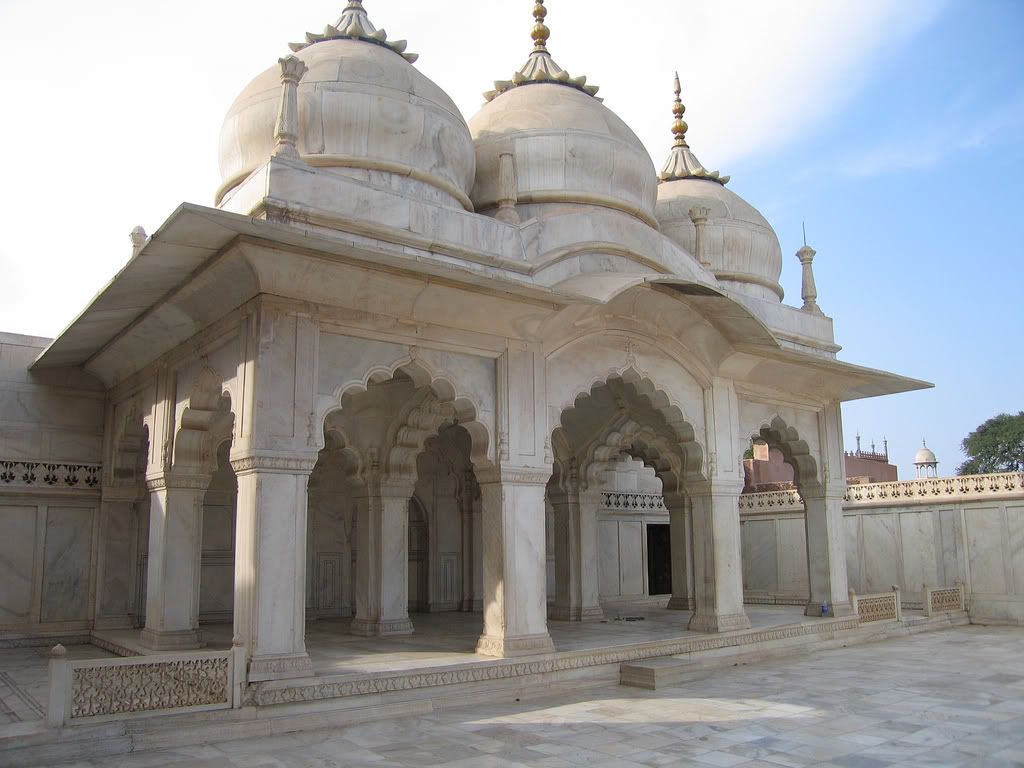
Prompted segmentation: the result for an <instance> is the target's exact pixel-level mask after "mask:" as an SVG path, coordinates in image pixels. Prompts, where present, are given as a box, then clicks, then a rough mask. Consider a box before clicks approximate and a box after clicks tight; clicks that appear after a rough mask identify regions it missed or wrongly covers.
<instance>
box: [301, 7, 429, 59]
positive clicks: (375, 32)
mask: <svg viewBox="0 0 1024 768" xmlns="http://www.w3.org/2000/svg"><path fill="white" fill-rule="evenodd" d="M346 39H347V40H363V41H365V42H368V43H375V44H377V45H382V46H384V47H385V48H390V49H391V50H392V51H394V52H395V53H397V54H398V55H399V56H401V57H402V58H404V59H405V60H406V61H408V62H409V63H410V64H412V63H413V62H415V61H416V59H418V58H419V55H418V54H415V53H406V52H405V49H406V47H407V45H408V44H407V43H406V41H405V40H388V33H387V32H385V31H384V30H383V29H377V28H376V27H375V26H374V25H373V22H371V21H370V17H369V15H367V13H366V9H365V8H363V0H348V5H346V6H345V10H344V11H342V12H341V18H339V19H338V21H337V22H335V23H334V24H328V25H327V26H326V27H324V31H323V34H316V33H315V32H307V33H306V42H304V43H290V44H289V47H290V48H291V49H292V50H293V51H294V52H295V53H298V52H299V51H301V50H303V49H305V48H308V47H309V46H311V45H316V44H317V43H322V42H325V41H327V40H346Z"/></svg>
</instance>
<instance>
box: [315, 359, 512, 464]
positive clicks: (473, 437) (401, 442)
mask: <svg viewBox="0 0 1024 768" xmlns="http://www.w3.org/2000/svg"><path fill="white" fill-rule="evenodd" d="M398 373H402V374H404V375H405V376H407V377H408V378H409V379H410V380H411V381H412V383H413V385H414V386H415V387H416V389H417V390H420V389H424V388H425V389H427V390H429V394H428V395H427V396H426V397H424V398H423V400H422V401H421V402H420V403H418V404H416V405H415V406H414V407H412V408H411V409H409V410H408V411H407V412H406V413H404V414H403V415H402V417H401V418H400V419H399V421H397V422H396V423H395V424H393V425H392V426H391V427H390V428H389V430H388V434H389V437H390V440H389V444H390V447H389V448H388V450H387V451H386V454H385V461H384V465H383V467H382V470H383V471H384V473H385V474H386V476H387V477H389V478H391V479H399V478H404V479H408V478H409V477H415V474H416V457H417V456H419V454H420V453H422V451H423V449H424V444H425V443H426V441H427V439H428V438H430V437H432V436H433V435H435V434H437V432H438V430H440V429H441V428H442V427H443V426H445V424H452V425H458V426H460V427H462V428H463V429H465V430H466V432H468V433H469V436H470V445H471V450H470V459H471V461H472V462H473V466H474V467H476V468H477V469H479V468H481V467H489V466H491V464H492V460H491V458H490V451H491V446H492V445H493V443H494V441H493V436H492V435H491V430H490V429H489V428H488V426H487V425H486V424H485V423H484V422H483V421H482V420H481V419H480V412H481V408H480V406H479V404H478V402H477V400H476V398H474V397H473V396H472V395H471V394H469V393H468V392H466V391H465V390H464V389H463V388H461V387H460V386H459V385H458V384H457V380H456V378H455V377H454V376H452V375H451V374H450V373H448V372H447V371H438V370H436V369H435V368H434V367H433V366H431V365H430V364H429V363H427V362H426V361H425V360H422V359H420V358H418V357H416V356H415V355H408V356H406V357H403V358H401V359H399V360H397V361H396V362H394V363H391V364H389V365H374V366H371V367H370V368H368V369H367V371H366V373H365V374H364V375H363V376H362V377H361V378H359V379H351V380H349V381H348V382H346V383H344V384H342V385H341V386H339V387H338V388H336V389H335V391H334V402H333V403H331V404H330V405H329V406H328V407H326V408H325V409H324V410H323V412H322V413H321V415H320V417H319V422H320V424H321V425H322V427H323V429H322V430H321V434H323V433H324V432H326V431H327V430H328V419H329V418H330V416H331V414H333V413H336V412H339V411H343V410H344V408H345V401H346V400H347V399H348V398H350V397H353V396H357V395H359V394H360V393H363V392H366V390H367V388H368V387H369V385H370V384H371V383H373V384H383V383H384V382H387V381H390V380H391V379H393V378H394V377H395V375H396V374H398ZM319 447H321V448H322V447H323V445H320V446H319ZM363 464H365V462H363ZM365 468H366V467H365V466H361V470H360V471H362V470H364V469H365Z"/></svg>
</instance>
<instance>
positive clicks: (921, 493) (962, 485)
mask: <svg viewBox="0 0 1024 768" xmlns="http://www.w3.org/2000/svg"><path fill="white" fill-rule="evenodd" d="M1015 496H1016V497H1021V498H1024V472H1005V473H1001V474H994V475H963V476H960V477H929V478H921V479H918V480H896V481H894V482H891V483H865V484H863V485H851V486H849V487H848V488H847V489H846V496H845V497H843V507H844V508H845V509H851V508H857V507H872V506H875V507H877V506H885V505H891V504H923V503H928V502H932V501H943V502H957V501H973V500H976V499H988V498H994V497H995V498H998V497H1003V498H1007V497H1010V498H1012V497H1015ZM803 508H804V503H803V499H801V498H800V492H799V491H797V490H796V489H792V490H788V491H765V492H763V493H744V494H742V495H741V496H740V512H741V513H753V512H800V511H803Z"/></svg>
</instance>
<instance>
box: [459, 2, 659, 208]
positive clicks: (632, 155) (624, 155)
mask: <svg viewBox="0 0 1024 768" xmlns="http://www.w3.org/2000/svg"><path fill="white" fill-rule="evenodd" d="M545 15H546V10H545V9H544V6H543V3H542V2H538V3H537V5H536V7H535V8H534V16H535V18H536V20H537V23H536V26H535V27H534V32H533V37H534V42H535V45H534V49H533V52H532V53H531V54H530V58H529V60H528V61H527V63H526V64H525V65H524V66H523V67H522V69H520V70H519V71H518V72H516V73H515V74H514V75H513V78H512V80H510V81H499V82H497V83H495V86H496V88H495V90H494V91H491V92H490V93H488V94H487V98H488V103H487V104H485V105H484V106H483V108H482V109H481V110H480V111H479V112H478V113H477V114H476V116H475V117H473V118H471V119H470V121H469V129H470V132H471V133H472V136H473V143H474V146H475V148H476V166H477V168H476V182H475V183H474V186H473V204H474V205H475V206H476V209H477V210H478V211H481V212H487V211H489V210H492V209H495V208H497V207H498V205H499V202H500V200H501V199H502V194H501V178H502V174H501V172H500V166H501V155H503V154H511V155H512V159H513V168H514V172H515V180H516V192H517V203H518V204H519V205H526V206H531V205H535V204H576V205H579V204H583V205H599V206H603V207H607V208H613V209H617V210H620V211H624V212H626V213H628V214H631V215H633V216H636V217H638V218H640V219H641V220H643V221H644V222H646V223H648V224H650V225H651V226H654V227H656V226H657V222H656V220H655V218H654V203H655V199H656V195H657V176H656V172H655V168H654V164H653V163H652V162H651V158H650V155H648V154H647V150H646V149H645V148H644V146H643V144H642V143H641V142H640V139H638V138H637V136H636V134H635V133H633V131H632V130H630V128H629V126H627V125H626V124H625V123H624V122H623V121H622V120H621V119H620V118H619V117H618V116H617V115H615V113H613V112H612V111H611V110H610V109H608V108H607V107H606V106H604V104H602V103H601V101H600V99H598V98H596V96H595V94H596V93H597V90H598V89H597V88H596V87H594V86H592V85H587V84H586V78H585V77H571V76H570V75H569V73H568V72H566V71H565V70H563V69H562V68H561V67H559V66H558V65H557V64H556V63H555V62H554V60H553V59H552V58H551V54H550V53H548V51H547V47H546V41H547V38H548V29H547V27H546V26H544V24H543V19H544V16H545Z"/></svg>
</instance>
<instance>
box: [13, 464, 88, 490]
mask: <svg viewBox="0 0 1024 768" xmlns="http://www.w3.org/2000/svg"><path fill="white" fill-rule="evenodd" d="M100 469H101V467H100V465H99V464H68V463H63V464H62V463H52V462H45V461H9V460H0V489H3V488H29V489H42V490H47V489H51V488H60V489H62V490H67V489H69V488H76V489H83V490H90V489H92V490H99V487H100Z"/></svg>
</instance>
